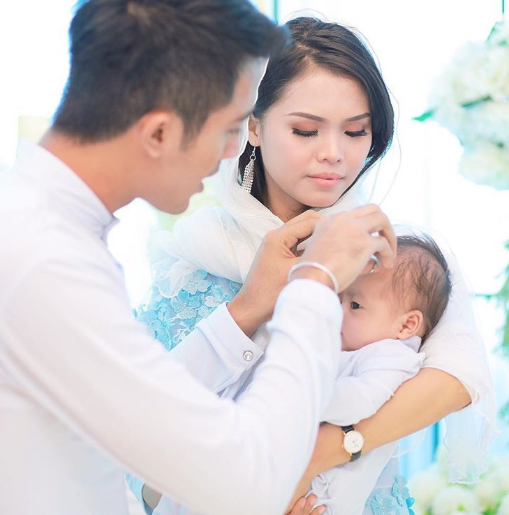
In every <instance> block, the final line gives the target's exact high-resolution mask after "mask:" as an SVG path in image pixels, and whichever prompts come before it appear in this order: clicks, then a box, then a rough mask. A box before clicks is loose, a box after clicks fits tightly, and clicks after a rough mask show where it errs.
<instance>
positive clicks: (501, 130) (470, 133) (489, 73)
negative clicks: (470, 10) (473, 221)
mask: <svg viewBox="0 0 509 515" xmlns="http://www.w3.org/2000/svg"><path fill="white" fill-rule="evenodd" d="M430 107H431V109H432V117H433V119H435V120H436V121H437V122H438V123H440V124H441V125H443V126H444V127H445V128H447V129H448V130H450V131H451V132H452V133H453V134H454V135H455V136H456V137H457V138H458V139H459V140H460V142H461V144H462V145H463V147H464V148H465V155H464V157H463V161H462V163H461V165H460V166H461V173H463V175H465V177H467V178H470V179H471V180H473V181H474V182H476V183H478V184H486V185H489V186H492V187H495V188H498V189H508V188H509V167H508V163H509V23H503V22H501V23H498V24H497V25H496V26H495V27H494V29H493V31H492V33H491V34H490V37H489V38H488V40H486V41H483V42H475V43H472V42H471V43H467V44H465V45H464V46H463V47H461V48H460V49H459V50H458V52H457V53H456V55H455V56H454V57H453V59H452V61H451V63H450V65H449V66H448V68H447V69H446V70H445V71H444V72H443V73H442V74H441V75H440V76H439V77H438V78H437V80H436V82H435V85H434V86H433V88H432V91H431V94H430ZM482 154H484V155H482ZM490 167H493V168H490Z"/></svg>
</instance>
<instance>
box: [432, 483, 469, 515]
mask: <svg viewBox="0 0 509 515" xmlns="http://www.w3.org/2000/svg"><path fill="white" fill-rule="evenodd" d="M431 508H432V512H433V515H450V514H451V513H454V512H455V511H461V512H463V513H464V512H478V511H479V503H478V501H477V498H476V496H475V495H474V494H473V492H471V491H470V490H467V489H466V488H464V487H462V486H458V485H451V486H448V487H447V488H444V489H443V490H442V491H440V492H439V493H438V494H437V495H436V497H435V499H434V500H433V502H432V504H431Z"/></svg>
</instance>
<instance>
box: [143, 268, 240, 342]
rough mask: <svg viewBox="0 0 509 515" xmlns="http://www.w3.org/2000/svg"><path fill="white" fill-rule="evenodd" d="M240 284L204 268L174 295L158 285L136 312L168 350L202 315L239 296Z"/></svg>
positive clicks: (185, 334)
mask: <svg viewBox="0 0 509 515" xmlns="http://www.w3.org/2000/svg"><path fill="white" fill-rule="evenodd" d="M241 286H242V285H241V284H239V283H236V282H234V281H229V280H228V279H223V278H219V277H215V276H213V275H210V274H208V273H207V272H205V271H204V270H198V271H197V272H195V273H194V274H193V275H192V276H191V277H190V278H189V279H188V281H187V282H186V284H185V286H184V287H183V288H182V289H181V290H180V291H179V292H178V294H177V295H176V296H175V297H171V298H170V299H168V298H167V297H164V296H163V295H161V292H160V291H159V289H158V288H157V287H154V288H153V290H152V292H151V298H150V300H149V302H148V303H146V304H143V305H142V306H140V308H139V309H138V310H135V311H134V314H135V316H136V318H137V319H138V320H140V321H141V322H143V323H144V324H146V325H147V327H148V328H149V329H150V331H151V333H152V335H153V336H154V338H157V339H158V340H159V341H160V342H161V343H162V344H163V345H164V346H165V348H166V349H168V350H170V349H172V348H173V347H175V346H176V345H178V344H179V343H180V342H181V341H182V340H183V339H184V338H185V337H186V336H187V335H188V334H189V333H190V332H191V331H192V330H193V329H194V328H195V326H196V324H197V323H198V322H199V321H200V320H202V319H203V318H206V317H208V316H209V315H210V314H211V313H212V312H213V311H214V310H215V309H216V308H217V307H218V306H220V305H221V304H222V303H223V302H229V301H231V300H232V299H233V297H235V295H237V293H238V292H239V290H240V288H241Z"/></svg>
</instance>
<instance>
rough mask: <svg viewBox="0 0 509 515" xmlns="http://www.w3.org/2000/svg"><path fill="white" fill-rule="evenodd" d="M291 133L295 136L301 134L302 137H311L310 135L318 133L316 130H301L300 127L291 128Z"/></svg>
mask: <svg viewBox="0 0 509 515" xmlns="http://www.w3.org/2000/svg"><path fill="white" fill-rule="evenodd" d="M292 132H293V134H295V135H297V136H302V137H303V138H311V137H312V136H316V135H318V131H317V130H314V131H301V130H300V129H293V131H292Z"/></svg>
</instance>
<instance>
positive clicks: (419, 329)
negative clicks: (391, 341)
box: [398, 309, 424, 340]
mask: <svg viewBox="0 0 509 515" xmlns="http://www.w3.org/2000/svg"><path fill="white" fill-rule="evenodd" d="M415 335H418V336H421V337H422V336H424V315H423V314H422V312H421V311H419V310H418V309H413V310H412V311H408V312H407V313H405V314H404V315H402V318H401V325H400V327H399V332H398V339H400V340H406V339H407V338H410V337H411V336H415Z"/></svg>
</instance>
